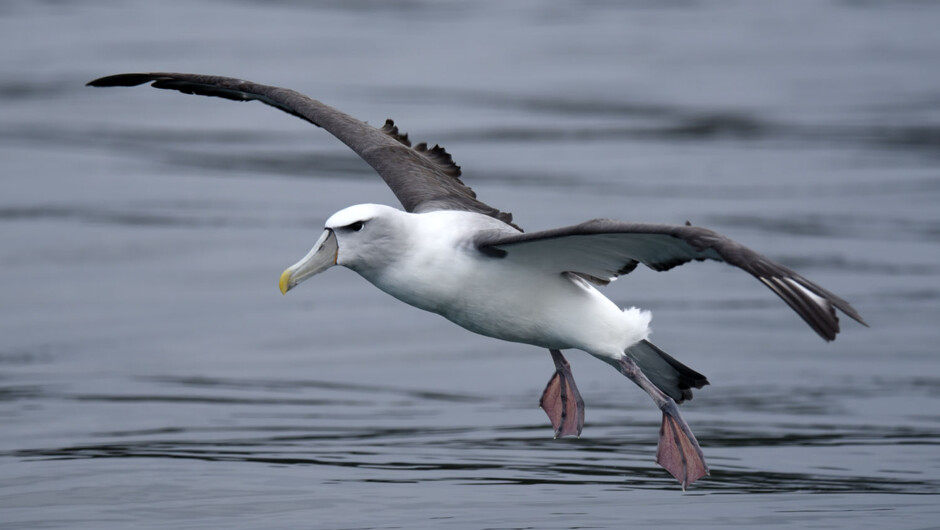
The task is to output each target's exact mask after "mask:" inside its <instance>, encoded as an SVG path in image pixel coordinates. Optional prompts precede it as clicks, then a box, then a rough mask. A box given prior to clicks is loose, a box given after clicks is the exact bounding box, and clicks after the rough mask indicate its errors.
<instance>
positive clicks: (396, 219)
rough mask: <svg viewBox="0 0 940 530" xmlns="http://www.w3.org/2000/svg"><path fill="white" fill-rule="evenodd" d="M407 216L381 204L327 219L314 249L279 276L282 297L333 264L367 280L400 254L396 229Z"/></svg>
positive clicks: (357, 208)
mask: <svg viewBox="0 0 940 530" xmlns="http://www.w3.org/2000/svg"><path fill="white" fill-rule="evenodd" d="M405 215H406V214H405V213H404V212H402V211H400V210H396V209H395V208H392V207H390V206H383V205H381V204H357V205H355V206H350V207H348V208H344V209H342V210H340V211H338V212H336V213H335V214H333V215H332V216H331V217H330V218H329V219H327V220H326V225H325V226H324V230H323V233H322V234H320V238H319V239H318V240H317V242H316V243H315V244H314V245H313V248H312V249H311V250H310V252H309V253H307V255H306V256H304V257H303V259H301V260H300V261H298V262H297V263H295V264H293V265H291V266H290V267H288V268H287V270H285V271H284V272H283V273H282V274H281V281H280V288H281V292H282V293H283V294H287V291H289V290H291V289H293V288H294V287H296V286H297V285H298V284H300V283H301V282H303V281H304V280H306V279H307V278H309V277H311V276H313V275H315V274H319V273H321V272H323V271H325V270H326V269H328V268H330V267H332V266H333V265H342V266H343V267H347V268H349V269H352V270H354V271H356V272H358V273H359V274H362V275H363V276H366V277H368V276H369V275H370V273H372V272H374V270H375V269H376V268H381V267H384V266H385V265H386V264H387V263H389V262H390V261H394V259H395V255H396V254H397V253H399V252H401V251H402V248H401V245H400V244H399V241H398V239H399V238H397V235H398V234H399V233H400V231H399V230H398V226H399V225H400V224H402V223H403V222H404V216H405Z"/></svg>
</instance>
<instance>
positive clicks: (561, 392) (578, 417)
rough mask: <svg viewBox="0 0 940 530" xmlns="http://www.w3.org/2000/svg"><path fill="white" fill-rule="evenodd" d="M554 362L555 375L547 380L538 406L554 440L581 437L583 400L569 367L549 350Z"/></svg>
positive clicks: (557, 352)
mask: <svg viewBox="0 0 940 530" xmlns="http://www.w3.org/2000/svg"><path fill="white" fill-rule="evenodd" d="M549 352H551V354H552V361H554V362H555V374H554V375H552V378H551V379H549V380H548V385H546V386H545V391H544V392H542V399H540V400H539V406H540V407H542V410H544V411H545V413H546V414H548V419H549V420H551V422H552V428H554V429H555V438H558V437H560V436H581V429H582V428H583V427H584V400H583V399H581V393H580V392H578V386H577V385H575V384H574V376H573V375H571V367H570V366H569V365H568V361H566V360H565V358H564V356H562V354H561V352H560V351H559V350H549Z"/></svg>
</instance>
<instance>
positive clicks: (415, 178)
mask: <svg viewBox="0 0 940 530" xmlns="http://www.w3.org/2000/svg"><path fill="white" fill-rule="evenodd" d="M150 82H152V85H151V86H153V87H156V88H163V89H168V90H178V91H180V92H183V93H185V94H196V95H200V96H215V97H220V98H226V99H232V100H235V101H252V100H255V101H260V102H262V103H265V104H267V105H271V106H272V107H276V108H278V109H281V110H283V111H284V112H287V113H288V114H293V115H294V116H297V117H298V118H301V119H304V120H306V121H309V122H310V123H312V124H314V125H316V126H318V127H322V128H324V129H326V130H327V132H329V133H330V134H332V135H333V136H335V137H337V138H339V139H340V141H342V142H343V143H344V144H346V145H347V146H349V148H350V149H352V150H353V151H355V152H356V154H358V155H359V156H361V157H362V158H363V159H364V160H365V161H366V162H368V163H369V165H370V166H372V167H373V168H374V169H375V170H376V172H378V174H379V175H380V176H381V177H382V179H383V180H384V181H385V183H386V184H388V186H389V187H390V188H391V189H392V192H393V193H394V194H395V196H396V197H397V198H398V200H399V201H401V204H402V206H404V207H405V210H407V211H409V212H427V211H433V210H464V211H470V212H477V213H482V214H485V215H489V216H491V217H495V218H496V219H499V220H501V221H504V222H505V223H507V224H509V225H512V226H513V227H515V228H517V229H518V227H516V226H515V225H513V224H512V214H509V213H506V212H501V211H499V210H497V209H496V208H493V207H492V206H489V205H487V204H485V203H483V202H481V201H479V200H477V198H476V194H475V193H474V192H473V190H472V189H470V188H469V187H468V186H466V185H465V184H464V183H463V182H461V180H460V166H458V165H457V164H455V163H454V161H453V159H452V158H451V156H450V154H448V153H447V151H445V150H444V148H443V147H441V146H439V145H435V146H434V147H428V146H427V144H424V143H421V144H418V145H416V146H413V147H412V145H411V142H410V141H409V140H408V135H407V134H401V133H399V132H398V128H397V127H395V124H394V123H393V122H392V120H386V122H385V126H384V127H382V128H381V129H377V128H375V127H373V126H371V125H369V124H367V123H365V122H362V121H359V120H357V119H355V118H353V117H352V116H349V115H348V114H345V113H343V112H340V111H338V110H336V109H334V108H333V107H330V106H329V105H325V104H323V103H321V102H319V101H317V100H315V99H312V98H309V97H307V96H305V95H303V94H301V93H299V92H295V91H293V90H289V89H286V88H278V87H273V86H267V85H260V84H258V83H252V82H250V81H243V80H241V79H233V78H230V77H218V76H211V75H198V74H175V73H145V74H118V75H112V76H108V77H102V78H100V79H95V80H94V81H91V82H90V83H88V85H89V86H96V87H109V86H137V85H142V84H144V83H150Z"/></svg>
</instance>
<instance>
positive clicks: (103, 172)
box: [0, 0, 940, 529]
mask: <svg viewBox="0 0 940 530" xmlns="http://www.w3.org/2000/svg"><path fill="white" fill-rule="evenodd" d="M938 25H940V5H938V4H936V3H932V2H919V1H892V2H887V1H885V2H881V1H849V0H843V1H834V0H832V1H815V2H808V1H807V2H802V1H797V2H774V3H771V2H760V3H758V2H733V1H732V2H698V1H681V0H680V1H665V2H652V1H644V0H638V1H627V2H603V1H590V2H577V3H576V2H563V1H557V0H556V1H547V2H497V1H473V2H471V1H466V0H452V1H433V2H432V1H421V0H411V1H402V2H383V1H371V0H354V1H330V0H323V1H311V2H295V1H287V0H284V1H275V2H262V1H251V0H244V1H233V2H223V1H217V0H195V1H187V2H183V1H179V0H167V1H163V2H143V1H137V0H132V1H128V2H115V1H107V0H101V1H95V2H74V3H69V2H52V1H44V2H35V1H16V0H10V1H5V2H2V3H0V43H2V45H3V46H2V51H0V293H2V294H0V527H2V528H128V527H134V528H180V527H189V528H192V527H205V528H299V527H311V528H359V529H362V528H442V527H447V528H623V527H625V526H631V525H635V526H638V527H648V526H653V525H655V526H656V527H658V528H678V527H687V526H695V527H712V528H753V527H758V526H760V527H766V528H866V527H867V528H889V527H890V528H928V527H935V526H936V525H938V524H940V523H938V522H937V517H938V516H940V504H938V502H937V494H938V493H940V451H938V444H940V355H938V352H937V345H938V343H940V327H938V322H940V304H938V300H940V282H938V277H940V265H938V258H940V245H938V244H940V208H938V206H937V205H938V199H940V170H938V162H940V68H938V66H940V64H938V59H940V32H938V31H937V27H938ZM160 70H168V71H188V72H198V73H214V74H220V75H229V76H235V77H241V78H245V79H251V80H254V81H258V82H262V83H267V84H275V85H280V86H285V87H289V88H294V89H296V90H299V91H301V92H304V93H306V94H309V95H311V96H313V97H316V98H318V99H321V100H323V101H325V102H327V103H329V104H331V105H334V106H336V107H338V108H340V109H341V110H344V111H346V112H349V113H351V114H352V115H354V116H356V117H358V118H360V119H365V120H368V121H370V122H371V123H382V121H383V120H384V119H385V118H386V117H392V118H394V119H395V120H396V122H397V123H398V125H399V127H401V128H402V130H404V131H407V132H409V133H410V135H411V138H412V139H414V140H415V141H428V142H431V143H438V142H439V143H441V144H442V145H444V146H446V147H447V148H448V150H449V151H450V152H451V153H452V154H453V155H454V158H455V160H456V161H457V163H458V164H460V165H461V166H463V168H464V180H465V181H466V182H467V183H468V184H470V185H471V186H473V187H474V189H475V190H476V191H477V192H478V194H479V196H480V198H481V199H483V200H484V201H486V202H488V203H490V204H492V205H494V206H496V207H498V208H501V209H503V210H507V211H511V212H513V213H514V214H515V218H516V220H517V222H518V223H520V224H521V225H522V226H523V227H525V228H527V229H529V230H535V229H542V228H550V227H554V226H560V225H563V224H569V223H575V222H579V221H582V220H585V219H588V218H593V217H613V218H620V219H626V220H644V221H656V222H670V223H682V222H684V221H686V220H689V221H691V222H692V223H693V224H696V225H703V226H708V227H711V228H714V229H716V230H719V231H721V232H723V233H725V234H727V235H729V236H731V237H733V238H735V239H737V240H739V241H741V242H743V243H745V244H747V245H750V246H752V247H753V248H755V249H757V250H758V251H761V252H763V253H765V254H767V255H769V256H770V257H771V258H773V259H776V260H779V261H781V262H784V263H786V264H788V265H790V266H792V267H794V268H796V269H798V270H799V271H800V272H802V273H803V274H804V275H806V276H808V277H809V278H811V279H812V280H814V281H816V282H818V283H820V284H821V285H823V286H825V287H827V288H828V289H831V290H833V291H834V292H836V293H838V294H840V295H841V296H843V297H845V298H846V299H848V300H849V301H850V302H852V303H853V305H854V306H855V307H856V308H857V309H858V310H859V311H860V312H861V313H862V315H863V316H864V317H865V318H866V319H867V321H868V322H869V323H870V324H871V328H870V329H866V328H863V327H862V326H860V325H857V324H855V323H854V322H851V321H847V319H843V324H844V326H843V334H842V335H840V336H839V339H838V340H837V341H835V342H834V343H831V344H826V343H824V342H823V341H821V340H819V338H818V337H816V336H815V334H813V333H812V331H811V330H810V329H809V328H807V327H806V326H805V325H804V324H803V323H802V322H801V321H800V320H799V318H798V317H796V316H795V315H794V314H792V312H790V310H789V309H788V308H786V306H784V305H783V304H782V303H781V302H780V301H779V300H778V299H777V298H776V297H774V296H773V295H772V293H770V292H768V291H767V290H766V289H764V288H763V287H762V286H761V285H759V284H758V283H757V282H755V281H754V280H753V279H752V278H749V277H748V276H747V275H745V274H742V273H740V272H738V271H735V270H733V269H731V268H729V267H725V266H723V265H720V264H713V263H708V264H693V265H688V266H686V267H681V268H679V269H676V270H674V271H671V272H669V273H668V274H658V273H654V272H652V271H649V270H637V271H636V272H634V273H632V274H631V275H629V276H627V277H625V278H623V279H621V280H620V281H618V282H616V283H615V284H613V285H611V286H610V287H609V288H607V289H606V291H605V292H606V293H607V294H608V295H609V296H611V297H612V298H613V299H614V300H615V301H616V302H618V303H619V304H621V305H624V306H629V305H637V306H640V307H644V308H647V309H651V310H652V311H653V314H654V319H653V326H654V339H655V342H656V343H657V344H658V345H660V346H661V347H662V348H663V349H665V350H666V351H668V352H670V353H672V354H673V355H675V356H676V357H678V358H679V359H681V360H682V361H683V362H685V363H686V364H688V365H690V366H692V367H693V368H695V369H697V370H699V371H701V372H702V373H704V374H706V375H707V376H708V377H709V379H710V380H711V382H712V385H711V386H709V387H706V388H705V389H703V390H702V391H699V392H697V393H696V398H695V400H694V401H692V402H690V403H688V404H687V405H685V406H684V411H685V416H686V418H687V419H688V421H689V423H690V424H691V425H692V427H693V429H694V430H695V432H696V433H697V435H698V438H699V440H700V441H701V443H702V446H703V448H704V451H705V455H706V457H707V459H708V461H709V463H710V465H711V468H712V476H711V477H709V478H706V479H704V480H702V481H700V482H699V483H697V484H695V486H694V487H693V488H691V489H690V490H689V491H688V492H686V493H682V492H681V490H680V489H679V487H678V485H677V484H676V482H675V481H674V480H673V479H672V478H671V477H670V476H668V474H667V473H666V472H665V471H663V470H662V469H661V468H659V467H657V466H656V465H655V464H654V462H653V460H654V455H655V443H656V436H657V426H658V423H659V414H658V411H656V410H655V408H654V407H652V406H651V404H650V402H649V400H648V398H647V396H645V395H644V394H643V393H642V392H640V391H639V390H638V389H637V388H635V387H634V386H633V385H632V384H631V383H630V382H629V381H628V380H626V379H625V378H623V377H622V376H620V375H619V374H617V373H616V372H614V371H613V370H611V369H610V368H609V367H607V366H605V365H603V364H602V363H599V362H597V361H595V360H593V359H590V358H589V357H588V356H587V355H584V354H581V353H578V352H571V353H570V354H569V355H568V358H569V360H570V361H571V363H572V367H573V370H574V372H575V374H576V376H577V380H578V383H579V386H580V388H581V391H582V393H583V395H584V398H585V400H586V403H587V422H586V426H585V430H584V433H583V437H582V438H581V439H563V440H553V439H552V437H551V435H552V432H551V428H550V426H549V424H548V420H547V418H546V417H545V416H544V414H543V413H542V411H540V410H539V409H538V408H537V406H536V405H537V401H538V398H539V395H540V393H541V390H542V388H543V385H544V384H545V382H546V381H547V380H548V377H549V376H550V375H551V373H552V370H553V368H552V364H551V362H550V360H549V356H548V355H547V353H546V352H545V351H541V350H539V349H537V348H534V347H528V346H523V345H516V344H506V343H501V342H498V341H494V340H491V339H486V338H483V337H478V336H475V335H472V334H470V333H468V332H465V331H463V330H461V329H459V328H457V327H455V326H453V325H451V324H449V323H447V322H446V321H444V320H442V319H441V318H439V317H437V316H434V315H431V314H426V313H422V312H420V311H418V310H415V309H412V308H408V307H406V306H403V305H402V304H400V303H399V302H397V301H396V300H394V299H392V298H390V297H388V296H387V295H384V294H383V293H381V292H379V291H378V290H376V289H375V288H373V287H372V286H370V285H368V284H367V283H366V282H365V281H364V280H362V279H360V278H359V277H358V276H356V275H355V274H353V273H351V272H349V271H345V270H338V269H337V270H331V271H329V273H328V274H326V275H324V276H320V277H317V278H315V279H313V280H311V281H310V282H308V283H307V284H305V285H304V286H303V287H302V288H301V289H299V290H297V291H296V292H292V293H291V295H290V296H288V297H286V298H285V297H281V295H280V294H279V293H278V291H277V286H276V284H277V278H278V275H279V273H280V271H281V270H283V269H284V268H285V267H286V266H287V265H289V264H291V263H293V262H294V261H296V260H297V259H298V258H299V257H301V256H302V255H303V254H304V253H306V251H307V250H308V249H309V247H310V245H311V244H312V243H313V241H314V239H315V238H316V237H317V235H318V234H319V232H320V227H322V224H323V221H324V220H325V219H326V218H327V217H328V216H329V215H330V214H331V213H332V212H334V211H336V210H338V209H340V208H342V207H344V206H347V205H350V204H354V203H359V202H381V203H386V204H393V205H394V204H396V203H395V199H394V197H393V196H392V195H391V193H390V192H389V191H388V190H387V189H386V188H385V187H384V185H383V184H382V183H381V181H380V180H379V179H378V178H377V177H376V176H375V175H374V174H373V173H372V172H371V170H370V169H369V168H368V167H367V166H366V165H365V164H364V163H363V162H361V161H360V160H359V159H357V158H356V157H355V156H354V155H353V154H352V153H351V152H349V151H348V150H347V149H346V148H345V147H344V146H342V145H341V144H340V143H339V142H337V141H336V140H335V139H333V138H332V137H330V136H329V135H327V134H326V133H324V132H323V131H320V130H317V129H316V128H314V127H312V126H310V125H309V124H306V123H304V122H302V121H300V120H297V119H295V118H293V117H290V116H287V115H285V114H282V113H279V112H276V111H275V110H273V109H270V108H268V107H264V106H263V105H260V104H256V103H253V104H246V105H236V104H235V103H233V102H230V101H222V100H214V99H207V98H195V97H188V96H183V95H180V94H177V93H169V92H163V91H156V90H153V89H150V88H137V89H107V90H104V89H90V88H85V87H84V86H83V85H84V83H85V82H87V81H90V80H91V79H94V78H96V77H99V76H102V75H107V74H112V73H119V72H128V71H160Z"/></svg>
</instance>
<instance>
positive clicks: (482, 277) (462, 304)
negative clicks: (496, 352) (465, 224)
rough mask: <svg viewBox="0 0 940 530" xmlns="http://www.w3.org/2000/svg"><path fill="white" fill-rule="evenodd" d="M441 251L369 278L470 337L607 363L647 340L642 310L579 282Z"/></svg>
mask: <svg viewBox="0 0 940 530" xmlns="http://www.w3.org/2000/svg"><path fill="white" fill-rule="evenodd" d="M449 248H450V249H451V251H450V253H447V252H442V251H436V252H433V253H429V254H427V255H424V256H413V257H412V258H410V259H409V261H410V262H404V263H400V264H399V266H397V267H392V268H390V269H387V270H386V271H385V272H384V273H383V275H382V276H381V277H378V278H369V280H370V281H372V283H373V284H375V285H376V286H377V287H378V288H380V289H382V290H383V291H385V292H387V293H389V294H391V295H392V296H394V297H396V298H398V299H399V300H401V301H403V302H405V303H408V304H410V305H413V306H415V307H418V308H421V309H424V310H427V311H431V312H434V313H438V314H440V315H442V316H444V317H445V318H447V319H448V320H451V321H452V322H454V323H456V324H458V325H460V326H462V327H464V328H466V329H468V330H470V331H473V332H475V333H479V334H481V335H486V336H489V337H495V338H498V339H503V340H508V341H513V342H522V343H526V344H532V345H536V346H541V347H545V348H556V349H568V348H577V349H581V350H584V351H587V352H588V353H592V354H594V355H599V356H604V357H611V356H619V355H621V354H622V352H623V350H624V349H626V348H627V347H629V346H631V345H632V344H634V343H636V342H638V341H640V340H642V339H644V338H646V336H647V334H648V326H649V319H650V316H649V313H648V312H643V311H640V310H638V309H635V308H634V309H630V310H627V311H621V310H620V308H619V307H617V306H616V304H614V303H613V302H612V301H610V300H609V299H608V298H607V297H605V296H604V295H602V294H601V293H600V292H599V291H598V290H597V289H595V288H594V287H593V286H590V285H588V284H587V283H586V282H583V281H581V280H580V279H572V278H570V277H568V276H567V275H564V274H557V273H547V272H545V271H538V270H532V269H530V268H525V267H521V266H518V265H516V264H514V263H513V262H512V261H511V260H506V259H501V258H494V257H490V256H485V255H482V254H479V253H478V252H477V251H475V250H473V249H467V248H464V249H454V247H453V246H450V247H449ZM419 271H420V272H419ZM428 271H434V274H433V275H432V274H428ZM432 276H433V277H432Z"/></svg>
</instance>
